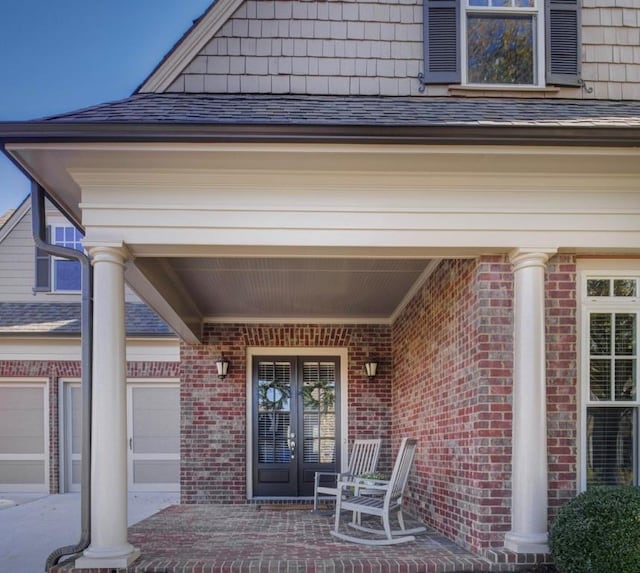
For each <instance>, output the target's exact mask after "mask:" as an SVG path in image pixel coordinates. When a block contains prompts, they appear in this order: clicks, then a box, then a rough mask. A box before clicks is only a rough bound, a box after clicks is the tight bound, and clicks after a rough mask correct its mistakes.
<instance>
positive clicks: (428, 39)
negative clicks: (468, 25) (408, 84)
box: [423, 0, 460, 84]
mask: <svg viewBox="0 0 640 573" xmlns="http://www.w3.org/2000/svg"><path fill="white" fill-rule="evenodd" d="M423 22H424V25H423V32H424V83H426V84H458V83H460V0H424V20H423Z"/></svg>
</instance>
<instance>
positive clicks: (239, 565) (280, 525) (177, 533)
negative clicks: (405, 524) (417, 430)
mask: <svg viewBox="0 0 640 573" xmlns="http://www.w3.org/2000/svg"><path fill="white" fill-rule="evenodd" d="M332 526H333V516H331V515H326V514H324V515H323V514H315V513H312V512H311V511H310V509H307V508H305V509H279V508H278V509H274V508H273V506H258V505H173V506H171V507H168V508H166V509H164V510H162V511H160V512H159V513H157V514H155V515H153V516H151V517H149V518H147V519H145V520H143V521H141V522H140V523H138V524H136V525H134V526H132V527H131V528H130V529H129V540H130V542H131V543H132V544H133V545H134V546H136V547H138V548H139V549H140V550H141V557H140V558H139V559H138V560H136V562H135V563H133V564H132V565H131V566H130V567H129V568H128V569H127V573H223V572H224V573H244V572H247V573H249V572H251V573H262V572H264V573H271V572H296V573H298V572H299V573H303V572H311V573H320V572H322V573H325V572H326V573H329V572H331V573H342V572H345V573H346V572H349V573H377V572H379V573H392V572H393V573H396V572H397V573H441V572H443V573H444V572H447V573H452V572H470V571H513V569H512V568H507V566H506V564H505V563H501V564H497V563H490V562H489V561H487V560H485V559H482V558H480V557H478V556H475V555H472V554H471V553H468V552H467V551H465V550H464V549H462V548H460V547H458V546H457V545H455V544H454V543H452V542H451V541H449V540H447V539H445V538H444V537H443V536H441V535H439V534H437V533H434V532H430V531H428V532H427V533H424V534H422V535H418V536H416V541H414V542H410V543H404V544H400V545H395V546H386V547H384V546H383V547H369V546H364V545H357V544H353V543H346V542H342V541H339V540H337V539H335V538H334V537H332V536H331V535H330V533H329V532H330V530H331V529H332ZM511 567H513V566H511ZM50 571H51V573H63V572H64V573H68V572H71V571H74V572H76V571H80V570H77V569H73V567H72V566H71V565H66V566H58V567H54V568H53V569H51V570H50ZM82 571H88V570H82ZM103 573H104V570H103Z"/></svg>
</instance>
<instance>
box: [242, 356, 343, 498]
mask: <svg viewBox="0 0 640 573" xmlns="http://www.w3.org/2000/svg"><path fill="white" fill-rule="evenodd" d="M252 366H253V370H252V371H253V386H252V390H253V440H252V441H253V494H254V496H256V497H263V496H273V497H298V496H310V495H312V494H313V480H314V474H315V472H317V471H336V467H337V466H336V463H337V460H339V459H340V452H339V444H340V440H339V435H338V434H339V427H338V420H339V419H340V417H339V408H340V404H339V396H340V392H339V384H340V380H339V372H340V362H339V358H338V357H332V356H328V357H318V356H313V357H292V356H283V357H277V356H276V357H265V356H259V357H254V359H253V365H252Z"/></svg>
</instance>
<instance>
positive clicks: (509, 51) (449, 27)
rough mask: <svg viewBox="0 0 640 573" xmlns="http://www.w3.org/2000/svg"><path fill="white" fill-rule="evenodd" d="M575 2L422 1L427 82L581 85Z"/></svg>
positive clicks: (577, 18) (521, 0) (493, 84)
mask: <svg viewBox="0 0 640 573" xmlns="http://www.w3.org/2000/svg"><path fill="white" fill-rule="evenodd" d="M579 16H580V12H579V0H546V1H543V0H424V66H425V70H424V74H423V75H422V77H421V79H422V81H423V82H424V83H426V84H443V83H449V84H460V83H461V84H463V85H469V86H496V87H507V88H509V87H543V86H544V85H545V84H554V85H579V84H580V35H579V29H580V18H579Z"/></svg>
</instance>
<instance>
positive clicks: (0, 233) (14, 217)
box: [0, 199, 31, 243]
mask: <svg viewBox="0 0 640 573" xmlns="http://www.w3.org/2000/svg"><path fill="white" fill-rule="evenodd" d="M30 210H31V201H28V200H27V199H25V200H24V201H23V202H22V203H21V204H20V206H19V207H18V208H17V209H16V210H15V211H14V212H13V213H12V214H11V216H10V217H9V219H7V221H6V222H5V224H4V225H3V226H2V228H1V229H0V243H2V241H4V240H5V239H6V238H7V237H8V236H9V235H10V234H11V231H13V229H15V227H16V225H17V224H18V223H19V222H20V221H22V218H23V217H24V216H25V215H26V214H27V213H29V211H30Z"/></svg>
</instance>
